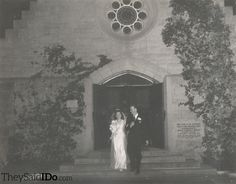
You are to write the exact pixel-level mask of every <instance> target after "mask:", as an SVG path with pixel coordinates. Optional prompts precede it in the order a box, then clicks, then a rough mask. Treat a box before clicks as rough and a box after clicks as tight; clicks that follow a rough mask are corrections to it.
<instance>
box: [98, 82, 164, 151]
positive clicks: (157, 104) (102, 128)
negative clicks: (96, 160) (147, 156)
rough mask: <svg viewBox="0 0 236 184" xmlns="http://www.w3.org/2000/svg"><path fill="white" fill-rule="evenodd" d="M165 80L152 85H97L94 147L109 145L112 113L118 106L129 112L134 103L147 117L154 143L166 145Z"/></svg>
mask: <svg viewBox="0 0 236 184" xmlns="http://www.w3.org/2000/svg"><path fill="white" fill-rule="evenodd" d="M162 99H163V98H162V84H154V85H152V86H124V87H108V86H105V85H94V140H95V149H102V148H106V147H109V146H110V142H109V137H110V131H109V124H110V121H111V114H112V112H113V111H114V110H115V109H116V108H119V109H121V110H122V111H123V112H125V113H126V114H128V113H129V107H130V105H131V104H137V105H138V107H139V111H140V114H141V115H142V117H143V118H144V120H143V121H144V123H145V127H146V130H145V131H146V135H148V138H149V139H150V142H151V145H152V146H153V147H159V148H163V146H164V138H163V137H164V128H163V117H162V114H163V102H162Z"/></svg>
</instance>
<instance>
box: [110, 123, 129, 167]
mask: <svg viewBox="0 0 236 184" xmlns="http://www.w3.org/2000/svg"><path fill="white" fill-rule="evenodd" d="M125 124H126V122H125V120H119V121H118V120H113V121H112V122H111V125H110V130H111V133H112V135H111V140H112V144H111V167H112V168H113V169H119V170H123V169H127V154H126V145H127V141H126V135H125Z"/></svg>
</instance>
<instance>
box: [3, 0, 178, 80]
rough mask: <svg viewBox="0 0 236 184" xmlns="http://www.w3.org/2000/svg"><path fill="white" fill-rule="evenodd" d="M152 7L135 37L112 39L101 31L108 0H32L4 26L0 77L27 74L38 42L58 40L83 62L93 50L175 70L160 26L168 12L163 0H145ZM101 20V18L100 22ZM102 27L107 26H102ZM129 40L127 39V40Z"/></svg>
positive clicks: (91, 56) (35, 57) (40, 45)
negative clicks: (8, 26) (147, 27)
mask: <svg viewBox="0 0 236 184" xmlns="http://www.w3.org/2000/svg"><path fill="white" fill-rule="evenodd" d="M146 1H147V2H149V3H150V4H151V5H152V3H153V2H154V3H153V5H154V6H153V7H154V8H155V10H156V11H157V16H155V17H150V18H151V19H153V25H150V26H151V29H150V30H149V31H146V32H145V33H143V34H142V35H140V36H138V37H137V38H135V39H132V40H129V39H128V38H129V37H128V36H127V37H124V39H117V38H116V37H115V36H113V35H111V34H109V33H108V32H107V30H104V24H105V25H106V26H108V27H110V22H109V21H108V20H101V19H103V18H104V17H105V18H106V13H107V12H106V11H107V9H106V7H107V6H111V3H112V1H110V0H99V1H94V0H37V1H35V2H34V1H33V2H31V9H30V10H29V11H24V12H23V13H22V20H16V21H15V22H14V29H10V30H7V32H6V38H5V39H1V40H0V78H2V77H4V78H5V77H29V76H30V75H31V74H33V73H35V72H36V71H37V70H38V68H36V67H33V66H32V65H31V64H30V62H31V61H41V58H40V56H39V53H35V52H40V51H42V49H43V47H45V46H48V45H51V44H54V43H60V44H62V45H64V46H65V47H66V48H67V49H68V51H71V52H72V51H73V52H75V54H76V55H77V56H79V57H82V58H83V60H84V61H90V62H94V63H97V62H98V59H97V57H96V55H98V54H104V55H107V56H108V57H109V58H114V59H116V58H119V57H120V56H123V57H125V58H126V59H129V58H137V59H139V60H143V61H145V62H152V63H153V64H158V65H159V66H160V67H162V68H164V69H168V70H171V71H173V70H174V71H173V73H175V72H176V71H175V70H176V68H177V71H179V70H180V68H181V67H180V65H179V64H178V62H177V61H176V57H175V55H174V53H173V50H172V49H170V48H166V46H165V45H164V43H163V41H162V37H161V30H162V28H163V25H164V20H165V19H166V18H167V17H168V15H169V14H170V9H169V8H168V1H166V0H158V1H157V0H145V1H144V2H146ZM106 21H107V22H106ZM107 29H108V28H107ZM127 40H129V41H127Z"/></svg>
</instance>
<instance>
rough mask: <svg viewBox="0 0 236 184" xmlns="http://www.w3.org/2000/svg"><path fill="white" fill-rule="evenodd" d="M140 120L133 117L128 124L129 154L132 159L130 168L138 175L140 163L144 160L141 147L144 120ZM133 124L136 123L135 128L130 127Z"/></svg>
mask: <svg viewBox="0 0 236 184" xmlns="http://www.w3.org/2000/svg"><path fill="white" fill-rule="evenodd" d="M139 119H141V117H139V116H138V118H136V120H135V118H134V117H131V118H129V120H128V122H127V123H128V124H127V131H128V141H127V143H128V145H127V152H128V156H129V159H130V168H131V170H133V171H135V172H136V173H139V171H140V163H141V159H142V154H141V147H142V143H143V133H142V120H139ZM132 122H134V126H133V127H130V124H131V123H132Z"/></svg>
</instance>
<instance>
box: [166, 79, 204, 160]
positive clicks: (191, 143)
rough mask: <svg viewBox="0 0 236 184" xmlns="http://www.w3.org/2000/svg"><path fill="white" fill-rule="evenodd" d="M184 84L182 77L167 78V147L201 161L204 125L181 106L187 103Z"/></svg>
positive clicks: (186, 108)
mask: <svg viewBox="0 0 236 184" xmlns="http://www.w3.org/2000/svg"><path fill="white" fill-rule="evenodd" d="M183 84H184V80H183V79H182V77H181V75H172V76H166V78H165V82H164V85H165V87H164V90H165V92H164V93H165V103H164V105H165V145H166V148H167V149H169V150H170V151H174V152H181V153H184V154H185V156H187V157H189V158H193V157H194V158H195V159H201V158H200V154H201V150H202V147H201V143H202V137H203V136H204V125H203V123H202V121H201V120H200V119H198V118H197V117H196V115H195V114H194V113H192V112H190V110H189V109H188V107H186V106H184V105H181V103H184V102H186V101H187V98H186V96H185V89H184V87H182V86H181V85H183Z"/></svg>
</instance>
